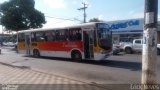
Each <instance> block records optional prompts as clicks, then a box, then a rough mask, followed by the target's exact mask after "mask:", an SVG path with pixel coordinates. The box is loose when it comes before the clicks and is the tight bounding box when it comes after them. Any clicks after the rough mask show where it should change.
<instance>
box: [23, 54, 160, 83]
mask: <svg viewBox="0 0 160 90" xmlns="http://www.w3.org/2000/svg"><path fill="white" fill-rule="evenodd" d="M53 59H55V60H53ZM37 63H38V64H37ZM25 64H26V63H25ZM28 65H31V67H32V68H36V69H40V70H43V71H46V72H49V73H53V74H58V75H64V76H67V77H71V78H74V79H79V80H85V81H89V82H96V83H140V80H141V55H121V56H112V57H110V58H108V60H107V61H105V62H96V61H82V62H75V61H73V60H69V59H57V58H38V60H37V59H36V61H35V60H33V61H30V62H28ZM158 67H159V66H158ZM159 73H160V72H159V70H158V74H159ZM159 75H160V74H159ZM159 75H158V76H159ZM122 77H124V78H122Z"/></svg>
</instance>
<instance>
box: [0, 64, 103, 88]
mask: <svg viewBox="0 0 160 90" xmlns="http://www.w3.org/2000/svg"><path fill="white" fill-rule="evenodd" d="M0 84H2V86H1V87H2V90H10V89H5V88H9V87H10V88H16V87H17V89H11V90H106V89H104V88H100V87H97V86H94V85H91V84H87V83H85V82H80V81H76V80H72V79H68V78H64V77H61V76H55V75H51V74H46V73H42V72H38V71H33V70H30V69H27V68H18V67H11V66H5V65H2V64H0ZM8 85H9V86H8ZM13 85H14V86H13ZM1 87H0V90H1Z"/></svg>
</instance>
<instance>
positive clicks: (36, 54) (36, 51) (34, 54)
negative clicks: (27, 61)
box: [33, 49, 40, 57]
mask: <svg viewBox="0 0 160 90" xmlns="http://www.w3.org/2000/svg"><path fill="white" fill-rule="evenodd" d="M33 56H34V57H40V53H39V51H38V50H36V49H35V50H33Z"/></svg>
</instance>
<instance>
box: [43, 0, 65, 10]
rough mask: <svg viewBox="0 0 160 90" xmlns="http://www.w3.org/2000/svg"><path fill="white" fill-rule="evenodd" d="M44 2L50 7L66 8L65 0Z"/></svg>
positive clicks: (46, 0)
mask: <svg viewBox="0 0 160 90" xmlns="http://www.w3.org/2000/svg"><path fill="white" fill-rule="evenodd" d="M43 2H44V4H46V5H47V6H49V7H50V8H56V9H57V8H66V3H65V2H64V0H43Z"/></svg>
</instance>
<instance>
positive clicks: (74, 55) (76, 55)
mask: <svg viewBox="0 0 160 90" xmlns="http://www.w3.org/2000/svg"><path fill="white" fill-rule="evenodd" d="M71 58H72V59H73V60H78V61H80V60H82V55H81V53H80V52H79V51H77V50H76V51H73V52H72V53H71Z"/></svg>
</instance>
